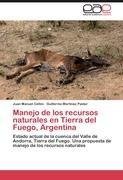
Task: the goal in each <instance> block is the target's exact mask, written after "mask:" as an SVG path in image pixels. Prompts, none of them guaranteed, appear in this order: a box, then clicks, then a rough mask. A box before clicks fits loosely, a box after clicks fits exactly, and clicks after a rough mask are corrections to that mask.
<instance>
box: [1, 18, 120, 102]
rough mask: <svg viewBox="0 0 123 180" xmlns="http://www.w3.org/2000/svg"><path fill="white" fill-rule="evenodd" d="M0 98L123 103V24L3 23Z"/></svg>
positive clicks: (82, 22) (84, 22)
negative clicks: (113, 101)
mask: <svg viewBox="0 0 123 180" xmlns="http://www.w3.org/2000/svg"><path fill="white" fill-rule="evenodd" d="M0 99H1V100H120V99H123V21H50V20H48V21H4V20H1V21H0Z"/></svg>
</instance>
